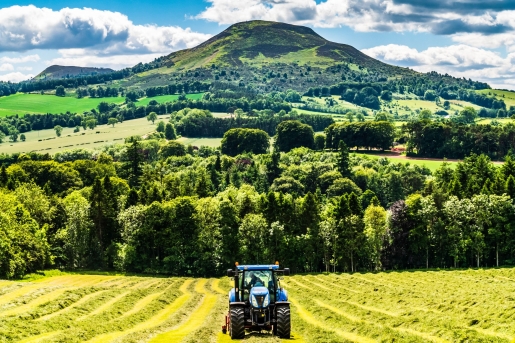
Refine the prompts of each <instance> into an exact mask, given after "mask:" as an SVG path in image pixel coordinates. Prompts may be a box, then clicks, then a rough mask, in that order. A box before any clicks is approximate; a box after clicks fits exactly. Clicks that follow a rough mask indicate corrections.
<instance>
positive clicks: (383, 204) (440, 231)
mask: <svg viewBox="0 0 515 343" xmlns="http://www.w3.org/2000/svg"><path fill="white" fill-rule="evenodd" d="M281 125H283V126H284V128H278V129H277V135H278V137H276V138H277V140H279V141H281V140H283V138H285V137H288V136H289V137H290V138H292V137H293V138H292V139H294V137H295V135H297V134H301V133H305V132H304V128H303V127H302V125H303V124H295V125H301V126H295V125H293V124H290V123H286V122H284V124H281ZM292 125H293V126H292ZM250 132H252V131H249V133H250ZM306 132H307V131H306ZM242 134H243V136H240V137H236V141H244V142H247V144H250V143H251V142H250V140H251V139H252V136H249V137H247V136H246V135H245V133H244V132H242ZM253 134H257V135H258V136H260V135H262V134H260V133H259V132H255V133H253ZM311 134H312V131H311ZM280 135H283V136H282V137H283V138H281V139H279V138H280V137H279V136H280ZM256 137H257V136H256ZM265 138H266V137H265ZM265 140H266V139H263V140H262V141H263V142H262V143H263V144H265ZM290 141H291V140H290ZM283 142H284V140H283ZM235 144H236V143H235V141H232V142H231V141H229V142H226V143H225V145H226V148H227V147H229V148H230V149H232V148H234V146H235ZM281 144H282V143H281ZM303 144H304V143H300V145H303ZM307 144H311V142H309V143H307ZM277 146H278V149H274V150H272V151H268V152H265V153H261V154H252V153H249V152H246V153H240V152H239V151H230V155H232V156H230V155H225V154H223V152H224V151H223V150H222V152H220V151H218V150H217V149H213V148H207V147H200V148H198V149H195V148H192V147H184V146H182V145H181V144H180V143H178V142H176V141H166V140H155V139H150V140H141V139H134V138H132V139H130V140H128V141H127V142H126V143H125V144H118V145H114V146H106V147H105V148H104V149H102V150H101V151H96V152H92V151H87V150H74V151H65V152H61V153H58V154H56V155H54V156H50V155H48V154H46V155H39V154H35V153H32V154H16V155H2V158H1V161H2V162H3V163H5V164H4V165H3V167H2V168H1V170H0V198H1V201H0V207H2V211H1V213H2V215H1V216H0V220H1V221H2V225H0V232H1V234H2V237H4V238H3V241H4V242H7V244H3V245H0V255H1V256H2V259H0V274H1V275H2V276H4V277H20V276H22V275H23V274H25V273H27V272H31V271H34V270H36V269H39V268H45V267H59V268H66V269H70V270H75V269H103V270H120V271H127V272H141V273H166V274H170V275H196V276H219V275H221V273H223V270H225V269H226V268H227V267H228V266H230V265H232V264H233V263H234V261H236V260H237V261H244V262H245V263H270V262H271V261H275V260H280V261H281V263H282V264H284V265H287V266H289V267H291V268H292V270H293V271H295V272H316V271H328V270H332V271H366V270H384V269H405V268H448V267H468V266H494V265H506V264H513V263H515V258H514V255H513V254H514V253H513V252H514V251H515V246H514V244H515V243H514V242H515V230H514V229H515V227H514V226H513V223H514V222H515V221H514V220H513V219H514V215H515V210H514V205H513V198H514V197H515V162H514V160H513V158H512V157H511V156H508V157H507V158H506V161H505V163H504V165H503V166H501V167H499V168H497V167H495V166H494V165H493V164H492V163H491V161H490V159H489V158H488V156H486V155H472V156H470V157H467V158H466V159H465V160H464V161H463V162H461V163H459V164H458V165H457V167H456V168H451V167H450V166H449V165H448V164H447V163H444V164H443V165H442V166H441V167H440V168H439V169H438V170H437V171H436V172H434V173H431V172H430V170H428V169H427V168H424V167H420V166H415V165H410V164H409V163H405V164H404V163H393V162H391V161H389V160H387V159H385V158H379V159H377V158H371V157H366V156H358V155H353V154H349V149H348V148H347V146H346V144H345V142H344V141H343V140H340V142H338V145H337V149H336V151H335V152H332V151H323V150H321V151H316V150H311V149H309V148H306V147H298V146H299V145H293V146H288V144H283V145H280V144H278V145H277ZM281 146H282V147H281ZM222 149H224V147H223V146H222ZM281 150H282V152H281ZM226 152H227V151H226ZM8 163H9V164H8Z"/></svg>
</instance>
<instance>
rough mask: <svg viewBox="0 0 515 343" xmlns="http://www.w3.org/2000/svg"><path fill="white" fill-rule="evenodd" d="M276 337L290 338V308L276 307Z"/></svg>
mask: <svg viewBox="0 0 515 343" xmlns="http://www.w3.org/2000/svg"><path fill="white" fill-rule="evenodd" d="M275 325H276V330H275V331H276V335H277V336H279V338H283V339H288V338H290V330H291V323H290V306H279V307H277V324H275Z"/></svg>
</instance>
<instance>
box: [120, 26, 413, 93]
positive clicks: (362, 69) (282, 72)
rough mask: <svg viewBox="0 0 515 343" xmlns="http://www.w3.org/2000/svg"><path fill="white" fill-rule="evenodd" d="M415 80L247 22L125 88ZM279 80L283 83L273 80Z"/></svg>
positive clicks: (298, 35) (166, 59) (347, 51)
mask: <svg viewBox="0 0 515 343" xmlns="http://www.w3.org/2000/svg"><path fill="white" fill-rule="evenodd" d="M137 67H138V66H136V67H134V68H132V69H133V70H134V69H135V68H137ZM416 75H421V74H419V73H417V72H415V71H413V70H410V69H408V68H402V67H397V66H392V65H389V64H386V63H383V62H381V61H378V60H376V59H374V58H372V57H370V56H367V55H365V54H364V53H362V52H360V51H359V50H357V49H356V48H354V47H352V46H350V45H347V44H340V43H334V42H331V41H328V40H327V39H325V38H323V37H322V36H320V35H319V34H317V33H316V32H315V31H313V30H312V29H311V28H309V27H304V26H297V25H290V24H285V23H278V22H269V21H248V22H242V23H238V24H234V25H232V26H230V27H229V28H227V29H226V30H224V31H223V32H221V33H219V34H218V35H216V36H214V37H212V38H211V39H209V40H207V41H205V42H204V43H202V44H200V45H198V46H196V47H194V48H191V49H185V50H180V51H176V52H173V53H171V54H169V55H167V56H163V57H161V58H159V59H157V60H156V61H154V62H153V63H152V65H151V68H146V69H144V70H142V71H141V72H137V73H136V74H135V75H133V76H132V77H131V78H129V80H128V82H126V83H124V85H126V86H132V85H134V86H143V87H149V86H159V85H164V84H167V83H169V82H170V81H175V82H177V81H208V80H213V79H214V80H215V81H217V80H219V81H229V82H231V81H232V82H234V81H238V83H239V84H241V83H244V84H247V85H248V84H249V83H252V84H254V85H255V86H257V87H258V88H262V89H263V90H264V89H266V88H269V89H270V88H274V89H275V88H277V89H283V88H296V89H299V90H300V89H304V90H307V88H309V87H310V86H322V85H325V86H331V85H333V84H336V83H338V82H341V81H342V80H343V81H345V80H347V81H356V82H381V81H387V80H388V79H389V78H399V77H404V76H416ZM281 78H282V79H284V80H283V81H280V80H273V79H281ZM270 84H271V85H270ZM267 85H268V86H271V87H266V86H267Z"/></svg>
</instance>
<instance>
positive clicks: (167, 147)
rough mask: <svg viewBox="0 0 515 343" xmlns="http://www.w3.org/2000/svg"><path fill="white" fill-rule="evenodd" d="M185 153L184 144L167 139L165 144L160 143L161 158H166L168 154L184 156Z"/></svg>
mask: <svg viewBox="0 0 515 343" xmlns="http://www.w3.org/2000/svg"><path fill="white" fill-rule="evenodd" d="M185 155H186V147H185V146H184V144H182V143H179V142H176V141H169V142H167V143H166V144H164V145H162V146H161V148H160V149H159V156H161V158H167V157H170V156H185Z"/></svg>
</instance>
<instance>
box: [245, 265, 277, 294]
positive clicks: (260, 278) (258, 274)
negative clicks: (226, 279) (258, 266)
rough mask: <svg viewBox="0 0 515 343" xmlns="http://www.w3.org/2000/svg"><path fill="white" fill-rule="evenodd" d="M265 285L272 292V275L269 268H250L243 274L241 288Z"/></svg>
mask: <svg viewBox="0 0 515 343" xmlns="http://www.w3.org/2000/svg"><path fill="white" fill-rule="evenodd" d="M252 287H266V288H268V290H269V291H270V293H273V292H274V275H273V273H272V271H271V270H251V271H247V272H245V273H244V274H243V288H244V289H248V290H250V289H251V288H252Z"/></svg>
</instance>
